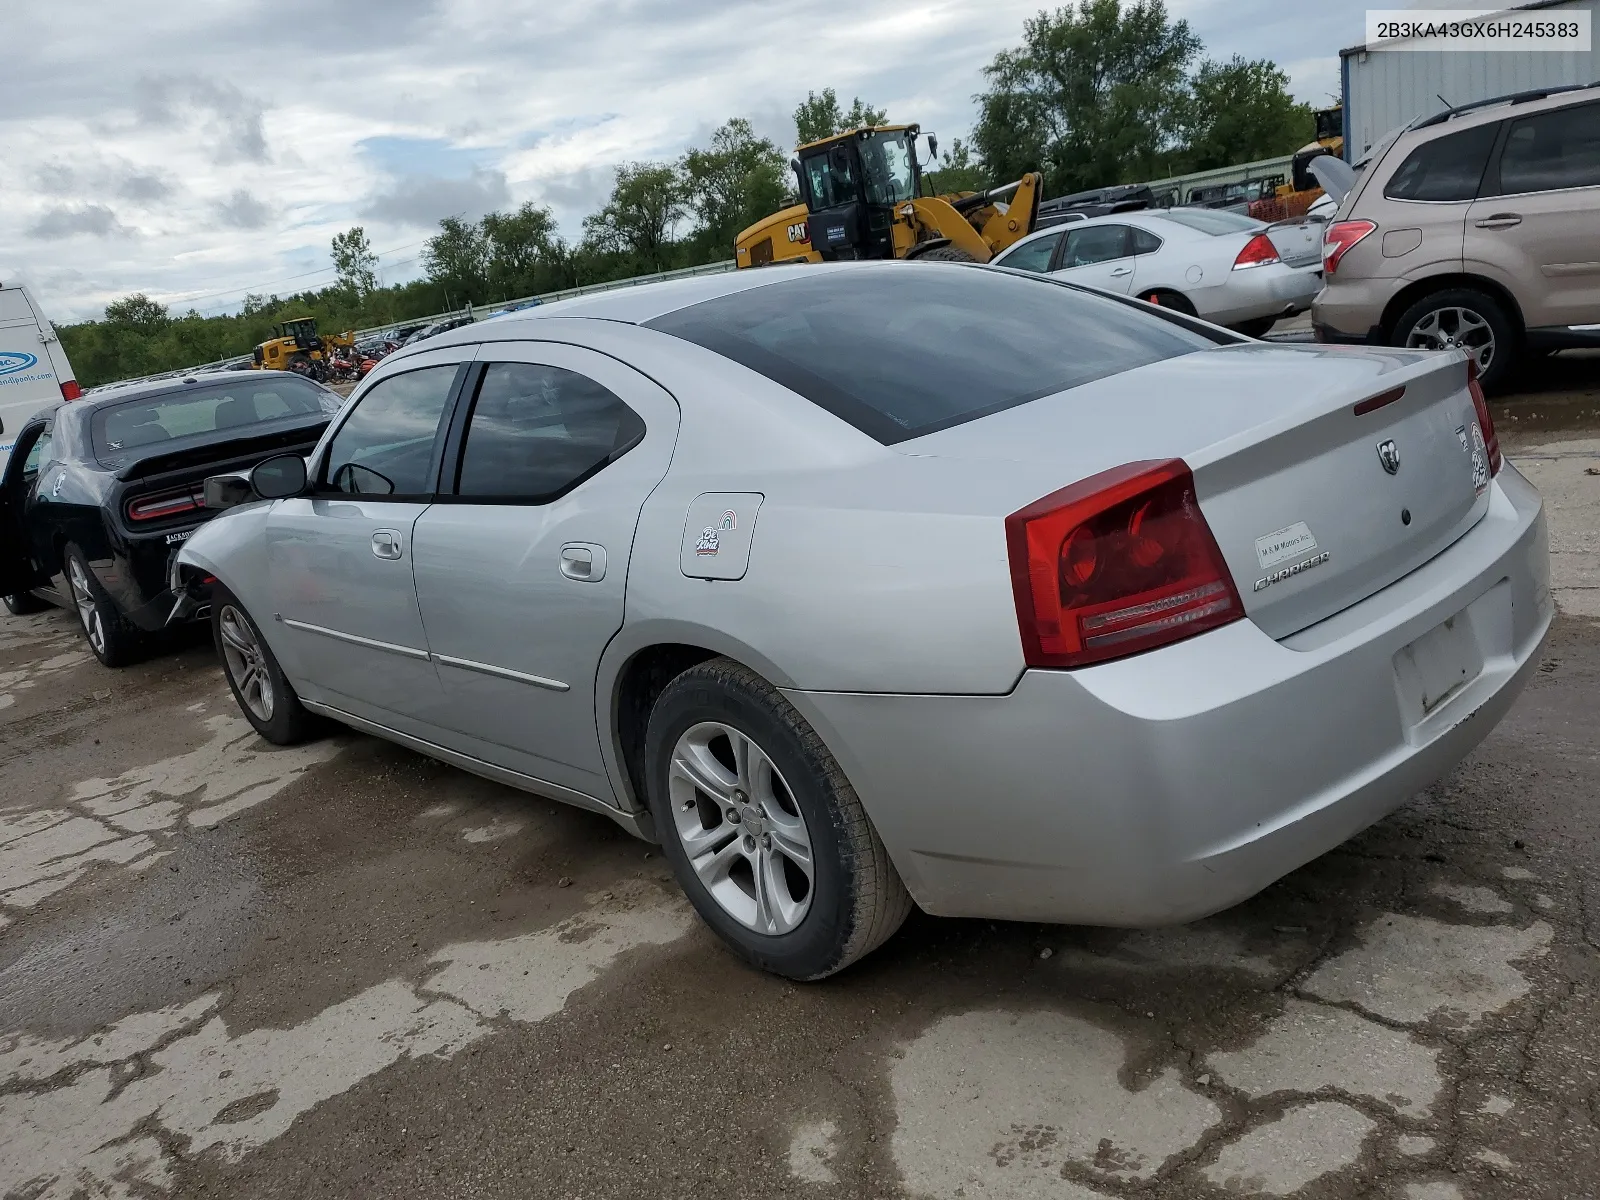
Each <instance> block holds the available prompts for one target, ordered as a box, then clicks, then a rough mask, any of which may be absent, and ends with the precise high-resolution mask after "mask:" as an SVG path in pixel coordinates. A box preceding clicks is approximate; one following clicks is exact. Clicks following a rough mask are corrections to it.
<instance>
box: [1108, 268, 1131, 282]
mask: <svg viewBox="0 0 1600 1200" xmlns="http://www.w3.org/2000/svg"><path fill="white" fill-rule="evenodd" d="M1132 274H1133V268H1132V267H1118V268H1117V269H1116V270H1115V271H1113V272H1111V278H1113V279H1121V278H1122V277H1123V276H1124V275H1132Z"/></svg>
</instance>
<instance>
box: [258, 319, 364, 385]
mask: <svg viewBox="0 0 1600 1200" xmlns="http://www.w3.org/2000/svg"><path fill="white" fill-rule="evenodd" d="M355 344H356V336H355V334H354V333H348V332H347V333H338V334H334V333H330V334H323V335H319V334H318V333H317V319H316V318H315V317H297V318H295V319H294V320H292V321H284V322H282V323H280V324H277V325H274V326H273V327H272V338H271V340H270V341H265V342H262V343H261V344H260V345H259V346H257V347H256V348H255V349H254V350H252V351H251V352H250V356H251V358H252V359H253V360H254V363H255V367H256V370H258V371H294V372H296V373H298V374H300V375H307V376H309V377H310V378H312V379H315V380H318V381H319V382H324V383H325V382H327V379H328V375H329V366H328V360H329V359H331V358H332V357H333V352H334V351H335V350H350V349H352V348H353V347H354V346H355Z"/></svg>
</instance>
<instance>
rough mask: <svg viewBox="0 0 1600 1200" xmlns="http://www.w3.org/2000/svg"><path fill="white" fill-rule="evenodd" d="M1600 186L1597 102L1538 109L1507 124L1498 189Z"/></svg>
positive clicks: (1506, 191)
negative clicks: (1537, 111)
mask: <svg viewBox="0 0 1600 1200" xmlns="http://www.w3.org/2000/svg"><path fill="white" fill-rule="evenodd" d="M1596 186H1600V104H1579V105H1574V106H1573V107H1572V108H1562V109H1557V110H1556V111H1554V112H1544V113H1539V114H1538V115H1537V116H1532V117H1523V118H1522V119H1521V120H1518V121H1513V122H1512V123H1511V132H1510V133H1508V134H1507V135H1506V147H1505V149H1504V150H1502V151H1501V152H1500V191H1501V194H1503V195H1515V194H1517V193H1519V192H1552V191H1556V190H1558V189H1560V188H1580V187H1596Z"/></svg>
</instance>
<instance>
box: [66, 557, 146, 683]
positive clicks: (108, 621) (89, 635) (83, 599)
mask: <svg viewBox="0 0 1600 1200" xmlns="http://www.w3.org/2000/svg"><path fill="white" fill-rule="evenodd" d="M64 557H65V559H66V573H67V588H68V590H69V591H70V593H71V596H72V606H73V609H74V610H75V611H76V612H77V614H78V627H79V628H80V629H82V630H83V636H84V639H85V640H86V641H87V642H88V643H89V649H90V651H92V652H93V654H94V656H95V657H96V658H98V659H99V660H100V662H101V663H102V664H103V665H105V666H108V667H125V666H127V665H128V664H129V663H131V662H133V661H134V660H135V659H137V658H138V656H139V652H140V651H141V650H142V649H143V648H144V638H143V637H142V636H141V634H140V633H139V630H138V629H137V628H135V627H134V625H133V624H132V623H131V622H129V620H128V619H127V618H126V617H124V616H123V615H122V612H121V610H120V609H118V608H117V605H116V601H114V600H112V599H111V597H110V596H109V595H108V594H107V593H106V590H105V588H103V587H101V586H100V581H99V580H98V579H96V578H95V577H94V572H93V571H91V570H90V569H89V561H88V559H86V558H85V557H84V555H83V551H81V550H79V549H78V547H76V546H68V547H67V550H66V554H65V555H64Z"/></svg>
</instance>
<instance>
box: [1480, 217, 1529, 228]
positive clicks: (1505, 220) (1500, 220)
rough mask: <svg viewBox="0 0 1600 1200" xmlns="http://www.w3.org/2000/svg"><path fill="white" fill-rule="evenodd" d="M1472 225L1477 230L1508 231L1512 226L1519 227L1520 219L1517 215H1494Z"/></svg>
mask: <svg viewBox="0 0 1600 1200" xmlns="http://www.w3.org/2000/svg"><path fill="white" fill-rule="evenodd" d="M1473 224H1474V225H1476V226H1477V227H1478V228H1479V229H1510V228H1511V227H1512V226H1513V225H1521V224H1522V217H1521V215H1520V214H1518V213H1495V214H1494V216H1492V217H1485V218H1484V219H1483V220H1481V221H1474V222H1473Z"/></svg>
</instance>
